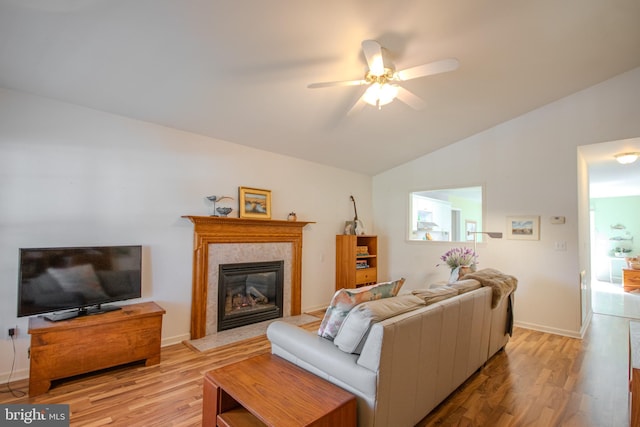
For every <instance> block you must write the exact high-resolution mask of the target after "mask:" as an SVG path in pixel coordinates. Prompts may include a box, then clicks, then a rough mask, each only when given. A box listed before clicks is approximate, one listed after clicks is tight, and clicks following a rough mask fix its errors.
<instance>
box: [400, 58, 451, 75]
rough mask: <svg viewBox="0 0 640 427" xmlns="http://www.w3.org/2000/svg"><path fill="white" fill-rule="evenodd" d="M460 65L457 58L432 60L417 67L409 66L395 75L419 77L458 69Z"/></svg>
mask: <svg viewBox="0 0 640 427" xmlns="http://www.w3.org/2000/svg"><path fill="white" fill-rule="evenodd" d="M459 66H460V62H459V61H458V60H457V59H455V58H449V59H442V60H440V61H435V62H430V63H428V64H422V65H418V66H417V67H411V68H407V69H406V70H401V71H398V72H397V73H396V75H395V77H396V78H397V79H398V80H400V81H404V80H411V79H417V78H418V77H425V76H431V75H433V74H440V73H446V72H448V71H453V70H456V69H457V68H458V67H459Z"/></svg>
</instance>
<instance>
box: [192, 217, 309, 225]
mask: <svg viewBox="0 0 640 427" xmlns="http://www.w3.org/2000/svg"><path fill="white" fill-rule="evenodd" d="M182 218H187V219H188V220H190V221H191V222H193V223H194V224H195V225H212V226H214V225H222V226H240V227H245V226H256V227H274V226H275V227H294V228H295V227H297V228H304V226H305V225H307V224H315V222H313V221H286V220H279V219H253V218H228V217H223V216H194V215H183V216H182Z"/></svg>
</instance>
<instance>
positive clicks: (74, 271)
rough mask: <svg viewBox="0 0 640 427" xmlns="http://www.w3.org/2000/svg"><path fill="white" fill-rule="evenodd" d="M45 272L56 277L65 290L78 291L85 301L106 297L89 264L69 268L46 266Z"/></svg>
mask: <svg viewBox="0 0 640 427" xmlns="http://www.w3.org/2000/svg"><path fill="white" fill-rule="evenodd" d="M47 273H49V274H50V275H51V276H53V278H54V279H56V281H57V282H58V284H59V285H60V287H61V288H62V289H63V290H64V291H65V292H77V293H80V294H82V296H83V297H84V298H85V300H87V301H89V300H92V299H97V298H106V297H107V294H105V293H104V291H103V290H102V286H100V281H99V280H98V276H97V275H96V272H95V271H94V269H93V266H92V265H91V264H83V265H76V266H73V267H69V268H48V269H47Z"/></svg>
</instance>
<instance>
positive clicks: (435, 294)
mask: <svg viewBox="0 0 640 427" xmlns="http://www.w3.org/2000/svg"><path fill="white" fill-rule="evenodd" d="M411 293H412V294H413V295H415V296H417V297H419V298H422V299H423V300H424V302H425V304H426V305H430V304H435V303H437V302H440V301H443V300H445V299H447V298H451V297H454V296H456V295H458V291H457V289H454V288H452V287H451V286H438V287H435V288H429V289H416V290H414V291H411Z"/></svg>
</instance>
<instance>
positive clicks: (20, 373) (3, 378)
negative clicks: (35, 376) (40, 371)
mask: <svg viewBox="0 0 640 427" xmlns="http://www.w3.org/2000/svg"><path fill="white" fill-rule="evenodd" d="M25 378H29V370H28V369H19V370H17V371H14V372H13V374H11V382H14V381H18V380H24V379H25ZM7 381H9V372H3V373H1V374H0V384H2V388H3V389H5V388H6V385H7Z"/></svg>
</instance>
